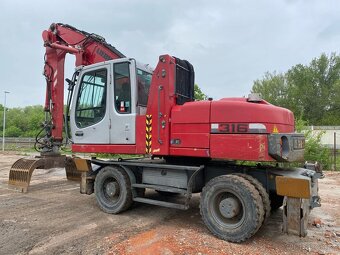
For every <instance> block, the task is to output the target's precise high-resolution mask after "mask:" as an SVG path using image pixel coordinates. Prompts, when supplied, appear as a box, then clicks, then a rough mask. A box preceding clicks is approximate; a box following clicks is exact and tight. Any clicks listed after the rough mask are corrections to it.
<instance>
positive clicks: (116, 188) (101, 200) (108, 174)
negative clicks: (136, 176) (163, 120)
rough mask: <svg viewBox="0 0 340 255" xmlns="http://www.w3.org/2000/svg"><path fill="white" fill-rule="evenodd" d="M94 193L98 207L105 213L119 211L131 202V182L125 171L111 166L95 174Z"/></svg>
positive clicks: (123, 209)
mask: <svg viewBox="0 0 340 255" xmlns="http://www.w3.org/2000/svg"><path fill="white" fill-rule="evenodd" d="M94 193H95V195H96V200H97V203H98V205H99V207H100V208H101V209H102V210H103V211H104V212H106V213H114V214H116V213H120V212H123V211H125V210H127V209H128V208H129V207H130V206H131V204H132V190H131V183H130V180H129V177H128V175H127V173H126V172H125V171H124V170H122V169H120V168H115V167H111V166H107V167H104V168H103V169H102V170H101V171H100V172H99V173H98V174H97V176H96V179H95V182H94Z"/></svg>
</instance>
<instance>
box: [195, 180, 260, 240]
mask: <svg viewBox="0 0 340 255" xmlns="http://www.w3.org/2000/svg"><path fill="white" fill-rule="evenodd" d="M200 212H201V216H202V219H203V221H204V223H205V225H206V226H207V227H208V229H209V230H210V231H211V232H212V233H213V234H214V235H216V236H217V237H219V238H221V239H224V240H226V241H231V242H242V241H244V240H246V239H248V238H249V237H251V236H252V235H254V234H255V233H256V231H257V230H258V229H259V227H260V226H261V224H262V222H263V217H264V209H263V202H262V198H261V196H260V194H259V192H258V191H257V190H256V188H255V187H254V186H253V185H252V184H251V183H250V182H249V181H247V180H246V179H244V178H243V177H241V176H237V175H222V176H218V177H215V178H214V179H212V180H210V181H209V182H208V183H207V184H206V186H205V187H204V188H203V191H202V193H201V202H200Z"/></svg>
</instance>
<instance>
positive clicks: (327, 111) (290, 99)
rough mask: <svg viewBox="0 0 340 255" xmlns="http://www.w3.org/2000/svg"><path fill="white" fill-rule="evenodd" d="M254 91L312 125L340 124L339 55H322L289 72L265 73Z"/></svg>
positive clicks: (254, 86)
mask: <svg viewBox="0 0 340 255" xmlns="http://www.w3.org/2000/svg"><path fill="white" fill-rule="evenodd" d="M252 92H255V93H260V94H262V97H263V98H264V99H265V100H267V101H268V102H270V103H272V104H274V105H278V106H282V107H285V108H288V109H290V110H292V111H293V112H294V114H295V116H297V117H298V118H301V119H302V120H305V121H308V122H309V123H311V124H313V125H340V56H339V55H336V54H335V53H332V54H330V55H329V56H327V55H326V54H322V55H321V56H320V57H318V58H315V59H313V60H312V61H311V62H310V63H309V65H302V64H298V65H295V66H293V67H292V68H290V69H289V70H288V71H287V72H286V73H276V72H273V73H266V74H265V75H264V77H263V78H262V79H260V80H256V81H254V85H253V88H252Z"/></svg>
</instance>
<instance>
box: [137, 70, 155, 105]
mask: <svg viewBox="0 0 340 255" xmlns="http://www.w3.org/2000/svg"><path fill="white" fill-rule="evenodd" d="M151 77H152V74H150V73H148V72H145V71H143V70H140V69H137V86H138V101H137V104H138V105H139V106H147V104H148V97H149V89H150V84H151Z"/></svg>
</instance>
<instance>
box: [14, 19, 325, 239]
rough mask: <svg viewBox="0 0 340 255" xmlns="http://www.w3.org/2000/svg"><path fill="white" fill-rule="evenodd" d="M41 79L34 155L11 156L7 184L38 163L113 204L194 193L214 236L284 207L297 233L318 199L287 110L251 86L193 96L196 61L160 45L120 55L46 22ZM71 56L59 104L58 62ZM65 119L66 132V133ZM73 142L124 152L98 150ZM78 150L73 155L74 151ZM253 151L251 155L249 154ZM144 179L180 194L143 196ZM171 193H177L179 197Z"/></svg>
mask: <svg viewBox="0 0 340 255" xmlns="http://www.w3.org/2000/svg"><path fill="white" fill-rule="evenodd" d="M42 37H43V41H44V47H45V48H46V53H45V65H44V76H45V78H46V100H45V115H46V117H45V121H44V123H43V125H42V126H43V127H42V130H41V132H40V133H39V134H38V136H37V144H36V147H37V149H39V151H40V156H38V157H36V158H33V159H32V158H30V159H27V158H24V159H20V160H18V161H17V162H15V163H14V164H13V166H12V168H11V170H10V174H9V184H10V185H14V186H16V187H18V188H20V189H21V190H22V191H23V192H27V188H28V186H29V183H30V180H31V177H32V173H33V171H34V169H36V168H43V169H48V168H53V167H65V169H66V174H67V177H68V179H79V180H80V192H81V193H82V194H88V195H90V194H92V193H94V194H95V198H96V200H97V203H98V205H99V207H100V208H101V209H102V210H103V211H104V212H107V213H111V214H118V213H121V212H123V211H125V210H127V209H129V208H130V206H131V205H132V203H133V202H139V203H147V204H152V205H159V206H165V207H169V208H176V209H182V210H186V209H188V208H189V205H190V199H191V198H192V194H193V193H200V213H201V216H202V219H203V221H204V223H205V225H206V226H207V228H208V229H209V230H210V231H211V232H212V233H213V234H214V235H216V236H217V237H219V238H221V239H224V240H227V241H231V242H242V241H244V240H246V239H248V238H250V237H251V236H253V235H254V234H255V233H256V232H257V231H258V230H259V229H260V227H261V226H262V225H263V224H264V223H265V221H266V219H268V217H269V216H270V213H271V210H274V209H277V208H279V207H280V206H282V205H283V206H284V210H283V230H284V232H286V233H291V234H296V235H299V236H305V235H306V233H307V220H308V215H309V213H310V210H311V209H312V208H314V207H318V206H320V197H319V196H318V178H320V176H321V174H320V172H319V171H317V169H316V167H315V165H314V164H308V165H307V166H306V167H305V168H303V167H301V168H291V167H285V166H286V165H287V164H285V163H290V162H303V161H304V145H305V137H304V135H303V134H299V133H296V132H295V127H294V115H293V113H292V112H291V111H289V110H287V109H284V108H281V107H277V106H274V105H272V104H270V103H268V102H266V101H265V100H263V99H262V98H261V97H260V96H259V95H257V94H250V95H249V96H248V97H247V98H245V97H244V98H222V99H220V100H212V99H209V100H203V101H196V100H195V98H194V76H195V73H194V67H193V66H192V65H191V63H190V62H188V61H186V60H182V59H179V58H177V57H174V56H170V55H161V56H160V57H159V61H158V64H157V66H156V68H155V69H152V68H151V67H150V66H149V65H146V64H142V63H140V62H138V61H136V60H135V59H133V58H129V57H126V56H124V55H123V54H122V53H121V52H120V51H118V50H117V49H116V48H114V47H113V46H112V45H110V44H108V43H107V42H106V41H105V39H104V38H103V37H101V36H99V35H96V34H93V33H87V32H85V31H81V30H78V29H76V28H74V27H72V26H70V25H66V24H61V23H53V24H52V25H51V26H50V27H49V29H48V30H45V31H43V34H42ZM67 53H69V54H72V55H74V56H75V59H76V61H75V66H76V68H75V72H74V75H73V77H72V79H66V81H67V83H68V97H67V102H66V109H65V111H64V61H65V56H66V54H67ZM63 130H64V134H65V136H66V137H63ZM65 140H67V141H69V142H70V143H71V147H72V152H73V153H74V154H76V153H88V154H89V155H93V154H95V153H107V154H112V155H113V154H123V155H124V154H133V155H137V156H138V157H134V158H131V157H123V158H119V159H111V160H103V159H98V158H96V157H79V156H65V155H62V154H61V150H60V148H61V146H62V145H63V143H64V141H65ZM78 155H79V154H78ZM254 162H255V163H254ZM146 190H153V191H157V192H159V193H160V194H161V195H162V194H167V195H179V196H181V197H182V198H183V199H182V200H181V201H180V202H173V200H171V201H168V200H166V199H163V198H161V199H157V198H155V196H152V197H150V196H148V194H150V191H149V192H145V191H146ZM176 201H177V200H176Z"/></svg>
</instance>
